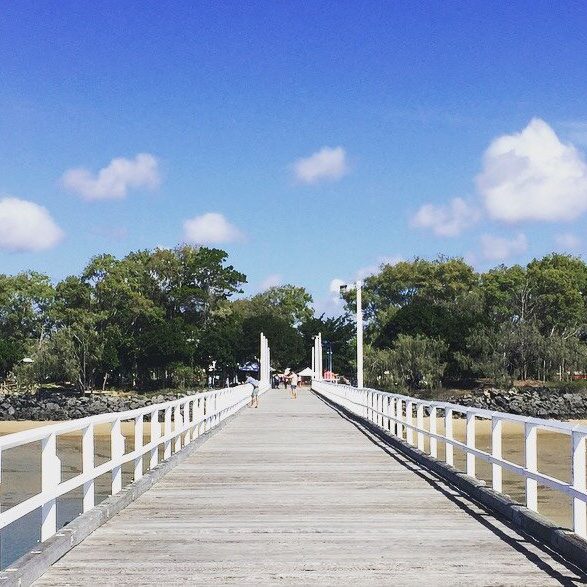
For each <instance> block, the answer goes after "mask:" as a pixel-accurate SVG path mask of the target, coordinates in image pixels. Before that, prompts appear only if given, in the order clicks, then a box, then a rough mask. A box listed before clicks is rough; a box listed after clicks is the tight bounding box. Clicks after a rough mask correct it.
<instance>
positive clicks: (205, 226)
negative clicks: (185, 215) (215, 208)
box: [183, 212, 243, 245]
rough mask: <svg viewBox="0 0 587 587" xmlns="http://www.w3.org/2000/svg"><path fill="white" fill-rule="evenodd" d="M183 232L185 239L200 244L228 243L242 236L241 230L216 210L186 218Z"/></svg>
mask: <svg viewBox="0 0 587 587" xmlns="http://www.w3.org/2000/svg"><path fill="white" fill-rule="evenodd" d="M183 234H184V238H185V239H186V241H188V242H191V243H197V244H201V245H205V244H220V243H230V242H234V241H238V240H241V239H242V238H243V234H242V233H241V231H240V230H239V229H238V228H237V227H236V226H234V225H233V224H231V223H230V222H228V220H226V218H225V217H224V216H223V215H222V214H218V213H217V212H207V213H206V214H202V215H201V216H195V217H194V218H190V219H188V220H186V221H185V222H184V223H183Z"/></svg>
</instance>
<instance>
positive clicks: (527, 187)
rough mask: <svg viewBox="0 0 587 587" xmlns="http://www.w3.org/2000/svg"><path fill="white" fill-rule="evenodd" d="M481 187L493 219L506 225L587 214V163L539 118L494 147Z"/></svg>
mask: <svg viewBox="0 0 587 587" xmlns="http://www.w3.org/2000/svg"><path fill="white" fill-rule="evenodd" d="M477 187H478V190H479V193H480V194H481V196H482V197H483V198H484V201H485V207H486V208H487V211H488V213H489V215H490V216H491V217H492V218H495V219H497V220H504V221H506V222H518V221H521V220H544V221H558V220H572V219H574V218H576V217H578V216H580V215H581V214H582V213H583V212H585V211H586V210H587V164H586V163H585V160H584V158H583V157H582V155H581V153H579V151H577V149H575V147H573V146H572V145H565V144H563V143H562V142H561V141H560V140H559V138H558V137H557V135H556V133H555V132H554V131H553V130H552V128H551V127H550V126H549V125H548V124H547V123H546V122H544V121H543V120H540V119H539V118H534V119H533V120H532V121H531V122H530V124H528V126H527V127H526V128H525V129H524V130H522V132H520V133H517V134H512V135H503V136H501V137H498V138H497V139H495V140H494V141H493V142H492V143H491V144H490V145H489V147H488V149H487V150H486V151H485V154H484V157H483V169H482V171H481V173H480V174H479V176H478V177H477Z"/></svg>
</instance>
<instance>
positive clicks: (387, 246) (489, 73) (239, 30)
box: [0, 1, 587, 309]
mask: <svg viewBox="0 0 587 587" xmlns="http://www.w3.org/2000/svg"><path fill="white" fill-rule="evenodd" d="M586 25H587V4H585V3H584V2H564V3H552V2H536V1H532V2H523V1H517V2H515V3H506V2H502V3H495V2H450V3H445V2H422V3H417V2H413V1H410V2H407V1H406V2H376V1H371V2H368V3H357V2H344V1H343V2H340V1H337V2H319V1H316V2H285V1H284V2H274V1H272V2H246V3H245V2H223V3H220V2H211V1H209V2H161V1H157V2H141V3H126V2H95V3H89V2H83V3H82V2H67V1H61V2H59V3H53V2H34V3H33V2H24V1H15V2H11V3H6V4H5V5H4V6H3V8H2V13H1V14H0V272H3V273H13V272H17V271H19V270H23V269H29V268H32V269H37V270H41V271H44V272H47V273H49V274H50V275H51V276H53V277H54V278H56V279H57V278H61V277H63V276H65V275H67V274H70V273H77V272H79V271H80V270H81V269H82V268H83V266H84V264H85V263H86V262H87V261H88V259H89V258H90V257H91V256H92V255H95V254H98V253H101V252H111V253H113V254H115V255H118V256H122V255H124V254H126V253H127V252H128V251H130V250H136V249H139V248H152V247H154V246H157V245H158V246H173V245H175V244H177V243H179V242H182V241H186V240H188V241H190V240H191V241H193V242H209V243H210V244H212V245H215V246H221V247H223V248H225V249H226V250H227V251H228V252H229V254H230V259H231V262H233V263H234V264H235V265H236V267H237V268H239V269H240V270H242V271H243V272H245V273H246V274H247V275H248V277H249V285H248V286H247V291H248V292H254V291H258V290H259V289H260V288H261V287H262V286H263V284H267V283H279V282H292V283H296V284H300V285H304V286H306V287H307V288H308V289H309V290H310V291H311V292H312V294H313V295H314V298H315V300H316V301H317V302H318V306H319V308H320V309H332V302H331V300H330V295H329V287H330V284H331V282H332V280H333V279H344V280H349V279H354V278H356V277H357V276H358V275H364V274H365V273H367V272H368V271H370V270H371V269H372V268H373V267H374V266H377V264H378V263H380V262H381V261H385V260H391V261H393V260H395V259H398V258H411V257H413V256H414V255H420V256H426V257H432V256H435V255H436V254H438V253H444V254H448V255H462V256H465V257H466V258H467V259H469V260H470V261H471V262H472V263H473V264H474V265H475V266H476V267H478V268H480V269H484V268H487V267H489V266H493V265H495V264H497V263H499V262H505V263H514V262H525V261H527V260H529V259H531V258H532V257H534V256H540V255H543V254H545V253H547V252H549V251H552V250H568V251H570V252H574V253H576V254H583V253H584V252H585V248H586V247H587V240H586V239H585V237H584V235H583V233H584V230H583V225H584V218H585V216H584V212H587V166H586V164H585V152H586V151H587V101H586V99H585V98H586V96H587V73H586V72H587V51H586V50H585V47H587V26H586ZM490 146H491V147H490ZM141 154H142V155H141ZM137 156H138V158H137ZM113 161H114V163H112V162H113ZM101 170H102V173H101V175H100V172H101ZM210 214H212V215H211V216H210Z"/></svg>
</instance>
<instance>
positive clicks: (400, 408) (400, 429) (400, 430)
mask: <svg viewBox="0 0 587 587" xmlns="http://www.w3.org/2000/svg"><path fill="white" fill-rule="evenodd" d="M395 415H396V416H397V418H398V420H399V422H397V436H398V437H399V438H401V439H402V440H403V439H404V425H403V424H402V420H403V419H404V404H403V400H401V399H399V398H397V400H396V403H395Z"/></svg>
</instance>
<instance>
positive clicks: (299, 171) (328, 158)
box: [293, 147, 349, 184]
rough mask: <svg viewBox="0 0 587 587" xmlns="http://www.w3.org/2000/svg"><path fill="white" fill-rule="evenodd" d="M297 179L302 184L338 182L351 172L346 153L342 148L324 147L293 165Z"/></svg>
mask: <svg viewBox="0 0 587 587" xmlns="http://www.w3.org/2000/svg"><path fill="white" fill-rule="evenodd" d="M293 171H294V175H295V177H296V179H297V180H298V181H300V182H301V183H308V184H312V183H317V182H319V181H322V180H329V181H336V180H338V179H340V178H341V177H343V176H344V175H346V174H347V173H348V172H349V164H348V161H347V156H346V151H345V150H344V149H343V148H342V147H334V148H332V147H322V149H320V151H316V153H313V154H312V155H310V156H309V157H305V158H303V159H298V160H297V161H296V162H295V163H294V164H293Z"/></svg>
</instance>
